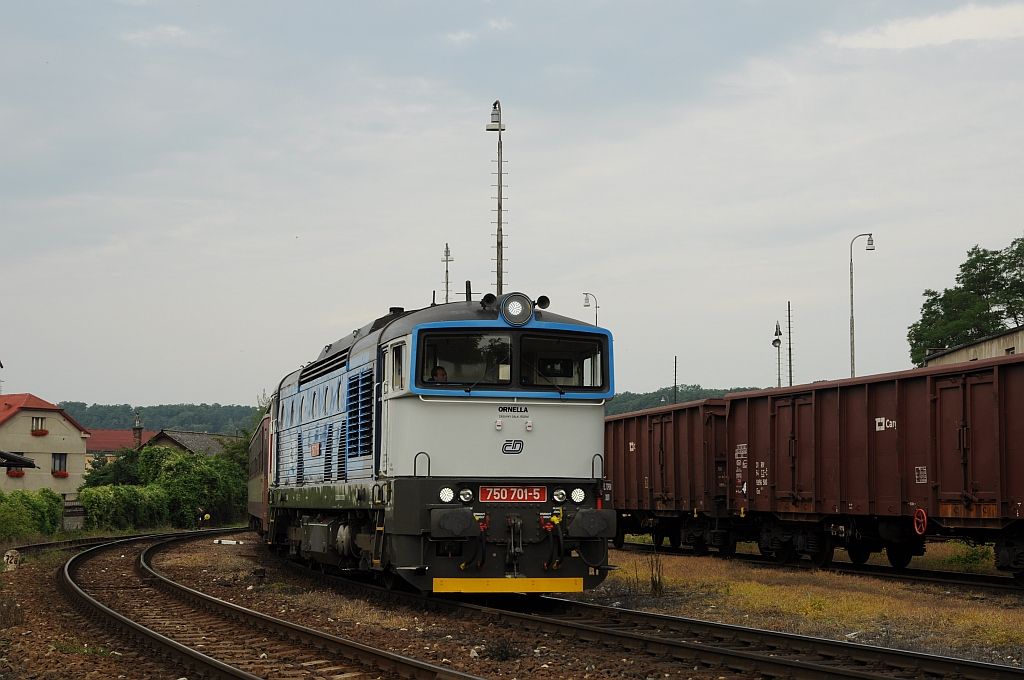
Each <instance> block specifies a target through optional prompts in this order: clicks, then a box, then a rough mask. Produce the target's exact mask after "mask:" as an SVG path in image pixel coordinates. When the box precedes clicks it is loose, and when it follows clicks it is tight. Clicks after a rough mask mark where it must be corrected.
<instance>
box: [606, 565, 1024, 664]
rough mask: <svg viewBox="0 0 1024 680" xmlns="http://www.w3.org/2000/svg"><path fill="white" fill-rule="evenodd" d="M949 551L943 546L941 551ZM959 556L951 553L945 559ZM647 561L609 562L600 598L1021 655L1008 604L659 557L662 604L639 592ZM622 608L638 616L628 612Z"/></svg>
mask: <svg viewBox="0 0 1024 680" xmlns="http://www.w3.org/2000/svg"><path fill="white" fill-rule="evenodd" d="M942 547H947V546H942ZM961 549H962V548H961V547H959V546H956V545H951V546H948V550H949V551H950V554H956V552H955V551H957V550H961ZM645 559H646V558H645V556H644V555H638V554H636V553H621V552H620V553H615V554H614V555H613V558H612V562H613V563H614V564H617V565H619V567H620V569H619V570H618V571H616V572H613V573H612V575H611V577H610V578H609V579H608V582H607V584H606V586H604V588H607V589H608V590H609V591H610V593H611V594H612V596H613V597H615V598H618V597H620V596H622V595H627V596H629V595H636V596H641V597H642V598H643V602H642V603H640V605H639V606H643V607H644V608H647V609H656V610H658V611H663V612H667V613H672V614H677V615H681V616H693V617H697V618H709V619H713V620H719V621H723V622H727V623H737V624H741V625H750V626H757V627H765V628H777V629H783V630H788V631H792V632H798V633H803V634H809V635H819V636H828V637H843V636H851V639H856V640H862V639H872V640H873V641H875V642H877V643H880V644H891V645H895V646H904V647H909V648H925V647H928V646H930V645H931V646H934V648H935V649H938V650H954V649H959V650H974V649H977V648H978V647H993V648H1011V649H1012V648H1017V649H1019V648H1020V646H1021V645H1024V609H1022V608H1020V607H1019V601H1018V600H1017V598H1015V597H1014V596H1012V595H1010V596H994V595H993V596H988V595H980V594H978V593H971V592H966V593H962V592H959V591H958V592H951V591H947V590H945V589H943V588H942V587H940V586H930V585H921V584H912V583H901V582H897V581H887V580H878V579H873V578H871V577H869V576H858V575H850V574H836V573H831V572H826V571H812V570H794V569H766V568H763V567H761V568H759V567H756V566H752V565H748V564H746V563H743V562H740V561H738V560H721V559H717V558H714V557H690V556H668V555H663V556H662V560H663V562H662V580H663V587H664V595H662V596H660V597H658V596H657V594H656V593H654V592H652V591H651V589H649V588H644V587H643V585H644V575H645V574H646V573H648V571H649V567H648V566H647V565H646V564H645V562H644V560H645ZM624 604H625V606H637V603H636V602H625V603H624Z"/></svg>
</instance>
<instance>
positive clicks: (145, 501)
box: [79, 446, 246, 529]
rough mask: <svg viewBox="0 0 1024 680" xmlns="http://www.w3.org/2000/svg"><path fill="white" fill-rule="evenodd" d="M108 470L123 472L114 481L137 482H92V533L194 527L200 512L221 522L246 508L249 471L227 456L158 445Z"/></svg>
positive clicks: (88, 501)
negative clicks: (164, 525) (115, 469)
mask: <svg viewBox="0 0 1024 680" xmlns="http://www.w3.org/2000/svg"><path fill="white" fill-rule="evenodd" d="M107 467H115V468H117V469H118V470H120V472H118V474H117V475H116V476H114V475H111V477H110V478H116V479H121V480H129V479H130V480H135V482H134V483H133V482H128V483H124V482H122V483H111V484H103V485H92V484H90V483H87V484H86V486H84V487H83V488H82V489H81V490H80V492H79V500H80V501H81V503H82V505H83V506H85V511H86V526H87V527H88V528H90V529H125V528H129V527H136V528H143V527H153V526H160V525H162V524H167V523H168V522H170V523H171V524H173V525H174V526H177V527H194V526H196V524H197V522H198V518H199V509H200V508H202V509H203V511H204V512H208V513H210V514H211V515H212V516H213V517H214V519H215V520H216V521H217V522H227V521H231V520H233V519H236V518H237V517H240V516H241V515H242V513H243V512H244V509H245V497H246V472H245V469H244V468H243V467H241V466H240V465H239V464H238V462H237V461H235V460H232V459H231V458H229V457H227V456H204V455H196V454H191V453H185V452H182V451H177V450H175V449H171V448H166V447H155V446H154V447H146V448H144V449H142V450H141V451H137V452H133V453H132V454H130V455H125V456H123V457H122V458H119V459H118V461H116V462H115V463H112V464H111V465H108V466H107ZM97 479H98V478H97ZM143 484H145V486H143Z"/></svg>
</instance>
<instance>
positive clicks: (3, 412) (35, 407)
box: [0, 392, 89, 434]
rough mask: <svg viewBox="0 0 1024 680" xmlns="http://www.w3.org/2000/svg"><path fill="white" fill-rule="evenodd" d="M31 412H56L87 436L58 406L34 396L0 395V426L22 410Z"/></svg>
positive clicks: (83, 429) (82, 428) (87, 431)
mask: <svg viewBox="0 0 1024 680" xmlns="http://www.w3.org/2000/svg"><path fill="white" fill-rule="evenodd" d="M26 409H28V410H32V411H56V412H57V413H59V414H61V415H62V416H64V417H65V418H67V419H68V422H70V423H71V424H72V425H74V426H75V427H77V428H78V429H79V430H81V431H82V432H84V433H85V434H89V430H87V429H85V428H84V427H82V426H81V425H79V424H78V422H77V421H76V420H75V419H74V418H72V417H71V416H69V415H68V414H67V413H65V412H64V409H62V408H61V407H60V406H57V405H56V404H51V403H50V402H48V401H46V400H44V399H40V398H39V397H37V396H36V395H34V394H28V393H27V392H26V393H25V394H0V425H3V424H4V422H6V421H8V420H10V419H11V418H13V417H14V415H15V414H16V413H17V412H18V411H22V410H26Z"/></svg>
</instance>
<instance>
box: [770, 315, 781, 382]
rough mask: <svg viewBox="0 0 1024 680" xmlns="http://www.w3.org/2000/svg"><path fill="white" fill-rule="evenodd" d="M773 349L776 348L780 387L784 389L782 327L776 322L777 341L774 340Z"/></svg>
mask: <svg viewBox="0 0 1024 680" xmlns="http://www.w3.org/2000/svg"><path fill="white" fill-rule="evenodd" d="M772 347H774V348H775V354H776V360H777V361H778V368H779V387H782V327H781V326H779V322H778V321H776V322H775V339H774V340H772Z"/></svg>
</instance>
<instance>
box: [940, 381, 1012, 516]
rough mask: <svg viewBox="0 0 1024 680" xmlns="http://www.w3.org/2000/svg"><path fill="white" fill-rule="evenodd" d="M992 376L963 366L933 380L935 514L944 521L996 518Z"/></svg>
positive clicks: (996, 408)
mask: <svg viewBox="0 0 1024 680" xmlns="http://www.w3.org/2000/svg"><path fill="white" fill-rule="evenodd" d="M995 379H996V376H995V369H993V368H989V369H987V370H980V371H968V370H966V369H965V370H963V371H962V372H955V373H953V374H950V375H946V376H940V377H937V378H936V379H935V381H934V392H935V397H936V398H935V404H936V406H935V412H936V422H935V431H936V455H937V467H938V473H939V474H938V482H939V489H938V505H939V508H938V516H939V518H942V520H946V523H947V524H950V525H954V526H955V525H962V524H967V525H970V524H971V523H973V522H974V521H976V520H993V519H997V518H999V516H1000V506H1001V493H1000V491H1001V489H1000V486H1001V485H1000V482H1001V479H1000V478H1001V471H1002V464H1001V463H1002V456H1001V455H1000V431H999V423H1000V417H999V416H1000V408H999V404H998V402H997V390H996V383H995ZM1007 415H1009V414H1007ZM1011 417H1012V416H1011Z"/></svg>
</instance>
